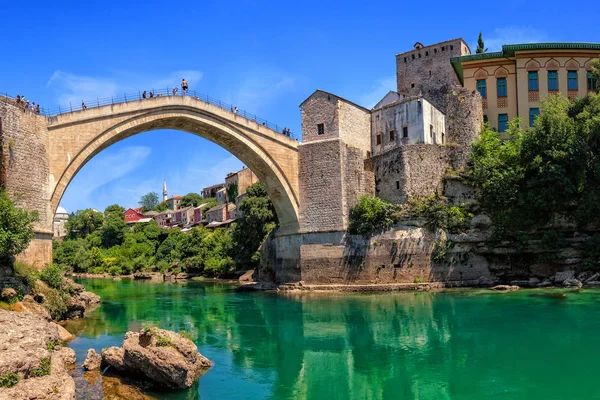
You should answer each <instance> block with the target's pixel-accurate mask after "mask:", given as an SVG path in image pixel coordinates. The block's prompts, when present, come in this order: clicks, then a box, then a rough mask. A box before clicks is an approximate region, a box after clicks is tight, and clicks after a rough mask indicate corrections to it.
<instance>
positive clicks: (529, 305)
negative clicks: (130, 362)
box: [70, 280, 600, 400]
mask: <svg viewBox="0 0 600 400" xmlns="http://www.w3.org/2000/svg"><path fill="white" fill-rule="evenodd" d="M81 282H82V283H83V284H85V285H86V287H87V288H88V290H91V291H93V292H95V293H98V294H99V295H100V296H101V297H102V299H103V302H102V306H101V307H100V308H99V309H97V310H95V311H94V312H93V313H92V314H91V315H90V316H89V317H87V318H86V319H85V320H84V321H82V323H80V329H82V333H81V335H80V336H79V337H78V338H77V339H76V340H74V341H73V342H71V344H70V347H72V348H73V349H75V351H76V353H77V359H78V363H81V362H83V360H84V359H85V353H86V352H87V349H88V348H91V347H92V348H95V349H96V350H97V351H100V350H101V349H102V348H104V347H108V346H120V345H121V343H122V341H123V336H124V334H125V332H126V331H128V330H138V329H140V328H141V327H143V326H145V325H146V324H148V323H152V324H156V325H158V326H160V327H161V328H165V329H172V330H176V331H178V330H182V329H185V330H187V331H189V332H191V333H192V335H193V336H194V342H195V343H196V344H197V345H198V349H199V350H200V352H201V353H202V354H204V355H205V356H206V357H208V358H209V359H211V360H212V361H213V362H214V367H213V368H211V369H210V370H209V371H208V372H207V373H205V374H204V375H203V376H202V377H201V378H200V380H199V382H198V384H197V385H195V386H193V387H192V388H191V389H190V390H188V391H177V392H168V393H158V394H155V395H156V396H157V397H158V398H165V399H196V398H200V399H326V400H333V399H600V390H599V389H598V384H597V383H598V377H597V376H598V370H597V369H596V361H597V360H598V359H599V357H600V342H599V340H598V339H600V291H591V290H582V291H561V292H560V293H566V297H563V298H560V297H552V296H549V295H548V293H553V294H557V293H559V292H558V291H546V292H544V291H525V290H522V291H518V292H512V293H493V292H489V291H456V292H442V293H397V294H373V295H309V294H304V295H296V296H284V295H278V294H275V293H238V292H236V291H235V287H233V286H231V285H227V284H223V283H215V282H206V283H204V282H189V283H186V284H163V283H159V284H157V283H150V282H140V281H131V280H122V281H110V280H82V281H81Z"/></svg>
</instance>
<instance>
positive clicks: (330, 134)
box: [300, 91, 340, 143]
mask: <svg viewBox="0 0 600 400" xmlns="http://www.w3.org/2000/svg"><path fill="white" fill-rule="evenodd" d="M339 103H340V100H339V98H338V97H337V96H333V95H331V94H329V93H325V92H321V91H317V92H315V93H313V94H312V96H310V97H309V98H308V99H306V100H305V101H304V103H302V105H301V111H300V113H301V117H302V141H303V142H304V143H310V142H313V141H315V140H326V139H333V138H337V137H339V130H340V113H339V107H340V104H339ZM318 124H323V125H324V129H325V132H324V134H323V135H319V134H318V130H317V125H318Z"/></svg>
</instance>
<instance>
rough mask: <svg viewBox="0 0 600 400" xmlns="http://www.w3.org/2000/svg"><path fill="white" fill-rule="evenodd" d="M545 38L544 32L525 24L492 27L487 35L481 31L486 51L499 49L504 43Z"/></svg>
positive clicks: (539, 40) (534, 40)
mask: <svg viewBox="0 0 600 400" xmlns="http://www.w3.org/2000/svg"><path fill="white" fill-rule="evenodd" d="M547 40H548V38H547V35H546V33H544V32H542V31H539V30H537V29H535V28H531V27H526V26H510V27H505V28H496V29H494V33H493V34H492V35H489V36H487V37H486V33H485V32H483V41H484V42H485V46H486V47H487V48H488V51H500V50H502V45H504V44H520V43H534V42H544V41H547ZM472 48H473V49H476V48H477V44H476V43H475V46H474V47H472Z"/></svg>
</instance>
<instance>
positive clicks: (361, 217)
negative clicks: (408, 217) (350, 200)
mask: <svg viewBox="0 0 600 400" xmlns="http://www.w3.org/2000/svg"><path fill="white" fill-rule="evenodd" d="M393 213H394V205H393V204H391V203H388V202H387V201H385V200H382V199H380V198H378V197H373V196H366V195H365V196H361V197H360V199H359V201H358V203H357V204H355V205H354V206H352V208H350V221H349V223H348V233H351V234H360V235H365V234H368V233H371V232H374V231H378V230H382V229H386V228H388V227H389V226H390V225H392V224H393V223H394V218H393Z"/></svg>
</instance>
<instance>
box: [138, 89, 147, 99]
mask: <svg viewBox="0 0 600 400" xmlns="http://www.w3.org/2000/svg"><path fill="white" fill-rule="evenodd" d="M138 93H139V92H138ZM145 98H146V91H145V90H144V93H142V99H145Z"/></svg>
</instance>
